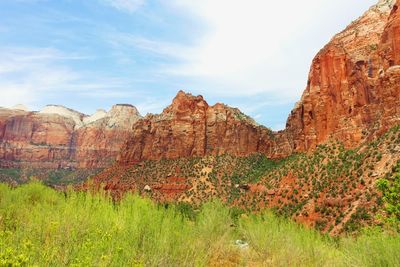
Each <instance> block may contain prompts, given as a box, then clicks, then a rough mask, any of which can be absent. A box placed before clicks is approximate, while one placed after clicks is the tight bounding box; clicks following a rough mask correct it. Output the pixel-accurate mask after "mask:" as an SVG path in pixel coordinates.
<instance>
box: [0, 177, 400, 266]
mask: <svg viewBox="0 0 400 267" xmlns="http://www.w3.org/2000/svg"><path fill="white" fill-rule="evenodd" d="M187 209H188V208H187V207H185V210H186V211H187ZM187 214H188V212H182V209H181V207H179V206H174V205H169V206H168V207H164V206H162V205H158V204H156V203H154V202H152V201H151V200H148V199H144V198H141V197H139V196H136V195H127V196H126V197H125V198H124V199H123V200H121V201H120V202H119V203H117V204H116V203H113V202H112V201H111V199H110V198H108V197H107V196H105V195H104V194H97V195H93V194H89V193H79V192H74V191H69V192H67V193H66V194H65V195H64V194H63V193H60V192H56V191H54V190H52V189H49V188H47V187H45V186H43V185H41V184H39V183H32V184H28V185H23V186H20V187H17V188H15V189H11V188H9V187H8V186H6V185H4V184H0V266H31V265H36V266H265V265H267V266H396V265H397V266H398V265H399V263H400V260H399V256H398V251H400V239H399V237H398V236H389V235H385V234H383V233H381V232H379V231H370V232H369V233H366V234H365V235H362V236H361V237H360V238H358V239H351V238H346V239H342V240H340V241H333V240H331V239H330V238H328V237H324V236H322V235H320V234H319V233H317V232H315V231H312V230H309V229H305V228H303V227H301V226H299V225H297V224H294V223H292V222H290V221H288V220H284V219H281V218H277V217H276V216H274V215H272V214H271V213H269V212H265V213H263V214H259V215H248V216H247V215H244V216H241V217H240V218H239V219H238V220H233V219H232V215H233V212H232V210H231V209H229V208H227V207H226V206H224V205H223V204H221V203H220V202H218V201H213V202H209V203H206V204H204V205H203V206H202V207H201V208H200V210H198V211H197V212H196V214H195V216H187ZM235 214H236V213H235ZM237 239H241V240H244V241H246V242H248V243H249V247H248V248H247V249H246V248H245V249H243V248H242V249H241V248H239V247H237V246H236V245H235V240H237Z"/></svg>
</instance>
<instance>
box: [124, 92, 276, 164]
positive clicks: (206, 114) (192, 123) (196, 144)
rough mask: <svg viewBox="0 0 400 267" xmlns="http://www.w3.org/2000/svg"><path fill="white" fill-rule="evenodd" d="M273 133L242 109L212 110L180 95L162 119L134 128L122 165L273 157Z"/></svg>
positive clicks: (150, 119)
mask: <svg viewBox="0 0 400 267" xmlns="http://www.w3.org/2000/svg"><path fill="white" fill-rule="evenodd" d="M272 137H273V135H272V132H271V131H270V130H269V129H267V128H265V127H263V126H259V125H257V124H256V123H255V121H254V120H252V119H251V118H249V117H248V116H246V115H244V114H243V113H241V112H240V111H239V110H238V109H234V108H230V107H228V106H226V105H223V104H216V105H214V106H209V105H208V104H207V102H206V101H204V99H203V97H201V96H192V95H190V94H186V93H184V92H182V91H180V92H179V93H178V94H177V96H176V97H175V99H174V100H173V102H172V104H171V105H170V106H169V107H167V108H166V109H164V111H163V112H162V113H161V114H160V115H148V116H146V117H145V118H144V119H142V120H139V121H138V122H137V123H136V124H135V125H134V127H133V132H132V134H131V135H130V137H129V139H128V142H127V143H126V144H125V146H124V147H123V149H122V152H121V155H120V157H119V161H120V162H122V163H129V162H138V161H141V160H145V159H161V158H169V159H174V158H180V157H191V156H205V155H220V154H224V153H229V154H233V155H237V156H244V155H249V154H251V153H255V152H263V153H267V154H272V153H273V151H274V148H275V145H274V143H275V141H274V139H273V138H272Z"/></svg>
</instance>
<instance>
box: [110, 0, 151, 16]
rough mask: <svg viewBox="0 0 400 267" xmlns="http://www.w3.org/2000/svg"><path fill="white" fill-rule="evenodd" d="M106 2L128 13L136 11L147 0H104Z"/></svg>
mask: <svg viewBox="0 0 400 267" xmlns="http://www.w3.org/2000/svg"><path fill="white" fill-rule="evenodd" d="M103 1H104V2H105V3H106V4H108V5H111V6H112V7H114V8H116V9H118V10H120V11H123V12H128V13H134V12H135V11H136V10H138V9H139V8H140V7H141V6H143V5H144V3H145V0H103Z"/></svg>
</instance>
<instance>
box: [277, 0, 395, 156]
mask: <svg viewBox="0 0 400 267" xmlns="http://www.w3.org/2000/svg"><path fill="white" fill-rule="evenodd" d="M395 2H396V1H394V0H382V1H380V2H379V3H378V4H377V5H376V6H374V7H372V8H371V9H370V10H368V11H367V12H366V13H365V14H364V15H363V16H362V17H360V18H359V19H358V20H356V21H355V22H354V23H352V24H351V25H350V26H349V27H347V28H346V29H345V30H344V31H343V32H341V33H339V34H337V35H336V36H335V37H334V38H333V39H332V40H331V42H330V43H329V44H328V45H326V46H325V47H324V48H323V49H322V50H321V51H320V52H319V53H318V55H317V56H316V57H315V58H314V60H313V62H312V66H311V70H310V74H309V79H308V85H307V88H306V90H305V91H304V93H303V96H302V98H301V100H300V101H299V102H298V103H297V104H296V107H295V108H294V109H293V111H292V113H291V114H290V116H289V118H288V121H287V129H286V131H285V132H286V134H287V136H288V138H289V139H290V140H292V148H293V149H294V150H295V151H309V150H312V149H314V148H315V146H316V145H318V144H321V143H324V142H326V141H327V140H328V139H330V138H331V139H335V140H339V141H342V142H344V143H345V145H346V146H347V147H353V146H355V145H358V144H360V143H361V142H363V141H364V140H367V139H371V138H372V137H374V136H375V134H377V133H379V132H381V131H383V130H386V129H387V128H389V127H391V126H393V124H397V123H399V122H400V117H399V115H400V109H399V104H400V98H399V93H400V87H399V86H400V84H399V75H400V66H397V64H400V63H399V61H400V54H399V52H400V51H399V49H400V42H399V41H400V40H399V39H400V28H399V26H400V24H399V17H398V10H397V9H398V6H399V4H400V2H399V1H397V3H395Z"/></svg>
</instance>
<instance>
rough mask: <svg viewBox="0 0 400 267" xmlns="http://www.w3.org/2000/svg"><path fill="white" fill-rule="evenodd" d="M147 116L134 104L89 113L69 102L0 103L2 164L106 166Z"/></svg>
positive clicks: (13, 165) (48, 166)
mask: <svg viewBox="0 0 400 267" xmlns="http://www.w3.org/2000/svg"><path fill="white" fill-rule="evenodd" d="M140 118H141V116H140V114H139V113H138V111H137V109H136V108H135V107H133V106H130V105H115V106H113V107H112V108H111V110H110V111H109V112H105V111H98V112H96V113H95V114H94V115H92V116H87V115H84V114H82V113H79V112H77V111H74V110H71V109H68V108H65V107H63V106H55V105H49V106H46V107H45V108H44V109H43V110H41V111H39V112H30V111H24V110H21V109H6V108H1V109H0V166H2V167H23V166H30V167H39V168H69V169H74V168H101V167H105V166H108V165H109V164H111V162H112V161H114V160H115V158H116V156H117V154H118V153H119V150H120V148H121V146H122V144H123V143H124V141H125V139H126V138H127V136H128V134H129V132H130V130H131V128H132V125H133V124H134V123H135V122H136V121H137V120H138V119H140Z"/></svg>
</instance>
